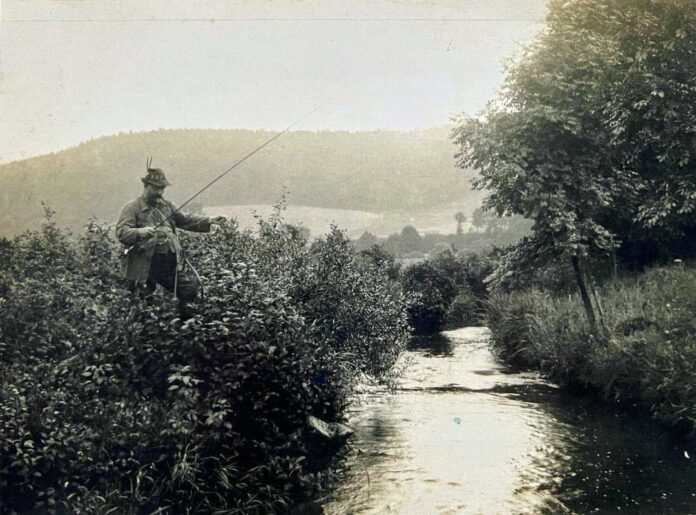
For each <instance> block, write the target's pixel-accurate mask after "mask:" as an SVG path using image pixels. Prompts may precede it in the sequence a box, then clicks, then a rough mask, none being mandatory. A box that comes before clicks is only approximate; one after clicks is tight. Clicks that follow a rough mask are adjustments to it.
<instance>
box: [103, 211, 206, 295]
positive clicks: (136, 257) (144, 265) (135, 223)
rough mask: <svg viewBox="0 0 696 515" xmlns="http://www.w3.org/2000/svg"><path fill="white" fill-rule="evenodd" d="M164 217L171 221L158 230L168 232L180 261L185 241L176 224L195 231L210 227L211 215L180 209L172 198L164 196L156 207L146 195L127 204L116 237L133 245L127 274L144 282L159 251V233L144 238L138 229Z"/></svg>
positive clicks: (126, 259)
mask: <svg viewBox="0 0 696 515" xmlns="http://www.w3.org/2000/svg"><path fill="white" fill-rule="evenodd" d="M172 213H173V214H172ZM170 215H171V216H170ZM167 217H169V218H167ZM164 218H167V221H166V222H165V223H164V224H162V226H161V227H160V229H158V232H160V233H165V234H166V235H167V236H166V237H168V238H169V243H170V244H171V245H172V246H173V247H174V248H173V249H172V250H174V251H175V252H176V254H177V259H178V262H179V263H180V264H181V261H182V255H181V244H180V243H179V238H178V237H177V236H176V228H179V229H184V230H186V231H195V232H208V231H210V219H209V218H208V217H207V216H202V215H192V214H187V213H184V212H182V211H176V207H175V206H174V204H172V203H171V202H169V201H168V200H164V199H161V200H160V202H159V203H158V204H157V205H156V206H154V207H151V206H150V205H149V204H148V203H147V202H146V201H145V199H144V198H143V197H138V198H136V199H134V200H131V201H130V202H128V204H126V205H125V206H123V209H122V210H121V216H119V218H118V222H117V223H116V237H117V238H118V240H119V241H120V242H121V243H123V244H124V245H126V246H127V247H130V248H131V250H130V251H129V252H128V254H127V255H126V256H124V259H123V261H122V263H121V265H122V271H123V275H124V276H125V277H126V278H127V279H130V280H131V281H137V282H143V283H144V282H146V281H147V276H148V274H149V273H150V263H151V262H152V255H153V254H154V253H155V246H156V244H157V238H155V237H153V238H149V239H145V240H143V239H140V238H139V237H138V234H137V231H136V229H138V228H141V227H148V226H150V227H154V226H157V225H158V224H159V223H160V221H161V220H163V219H164ZM160 244H161V243H160Z"/></svg>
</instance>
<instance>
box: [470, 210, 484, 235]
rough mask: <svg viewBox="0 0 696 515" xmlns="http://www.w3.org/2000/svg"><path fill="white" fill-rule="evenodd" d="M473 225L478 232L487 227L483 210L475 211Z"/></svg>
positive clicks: (472, 218) (472, 217)
mask: <svg viewBox="0 0 696 515" xmlns="http://www.w3.org/2000/svg"><path fill="white" fill-rule="evenodd" d="M471 225H473V226H474V227H475V228H476V230H477V231H480V230H481V229H483V228H484V227H485V226H486V213H484V212H483V209H482V208H480V207H477V208H476V209H474V212H473V213H472V214H471Z"/></svg>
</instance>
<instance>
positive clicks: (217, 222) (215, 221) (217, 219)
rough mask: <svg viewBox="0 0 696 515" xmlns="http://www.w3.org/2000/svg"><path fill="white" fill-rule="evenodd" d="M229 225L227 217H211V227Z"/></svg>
mask: <svg viewBox="0 0 696 515" xmlns="http://www.w3.org/2000/svg"><path fill="white" fill-rule="evenodd" d="M225 223H227V217H226V216H225V215H218V216H211V217H210V224H211V225H223V224H225Z"/></svg>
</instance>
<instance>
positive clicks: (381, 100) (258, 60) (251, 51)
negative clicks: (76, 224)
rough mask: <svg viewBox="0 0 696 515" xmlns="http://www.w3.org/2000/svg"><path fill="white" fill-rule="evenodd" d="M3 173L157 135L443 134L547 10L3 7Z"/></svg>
mask: <svg viewBox="0 0 696 515" xmlns="http://www.w3.org/2000/svg"><path fill="white" fill-rule="evenodd" d="M0 5H1V9H0V12H1V16H2V21H1V23H0V162H7V161H11V160H15V159H21V158H25V157H30V156H33V155H37V154H42V153H46V152H51V151H55V150H59V149H62V148H65V147H68V146H73V145H76V144H78V143H80V142H81V141H84V140H86V139H90V138H95V137H99V136H104V135H109V134H114V133H118V132H127V131H145V130H153V129H157V128H163V127H166V128H177V127H195V128H239V127H241V128H259V129H276V130H277V129H282V128H284V127H285V126H287V125H289V124H290V123H291V122H293V121H294V120H295V119H297V118H299V117H300V116H302V115H303V114H305V113H306V112H308V111H311V110H312V109H313V107H314V106H315V105H319V104H326V105H325V106H324V107H323V108H322V109H320V110H319V111H317V112H315V113H314V114H313V115H312V116H310V117H309V118H308V119H306V120H304V121H303V122H302V123H301V124H300V125H298V126H297V129H298V130H299V129H309V130H318V129H328V130H341V129H346V130H369V129H377V128H385V129H411V128H423V127H432V126H439V125H443V124H446V123H448V122H449V119H450V117H451V116H452V115H455V114H458V113H460V112H467V113H470V114H474V113H476V112H478V111H479V110H480V109H481V108H483V106H484V105H485V103H486V102H487V101H488V100H490V99H491V98H492V97H493V95H494V94H495V91H496V88H497V87H499V86H500V84H501V81H502V78H503V71H502V65H501V63H502V61H503V59H504V58H506V57H509V56H510V55H512V54H514V53H515V52H516V51H518V50H519V48H520V45H522V44H525V43H528V42H530V41H531V40H532V38H533V37H534V35H535V34H537V33H538V32H539V31H540V30H541V29H542V28H543V23H544V16H545V14H546V0H456V1H455V0H452V1H450V0H431V1H428V0H420V1H419V0H410V1H409V0H396V1H389V2H388V1H365V2H362V1H360V0H341V1H335V2H334V1H276V0H274V1H270V0H257V1H225V0H218V1H212V0H91V1H89V2H85V1H82V0H54V1H48V0H0Z"/></svg>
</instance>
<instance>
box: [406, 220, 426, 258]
mask: <svg viewBox="0 0 696 515" xmlns="http://www.w3.org/2000/svg"><path fill="white" fill-rule="evenodd" d="M422 247H423V242H422V240H421V235H420V234H419V233H418V230H417V229H416V228H415V227H413V226H412V225H407V226H405V227H404V228H403V229H401V248H402V251H403V252H413V251H416V250H417V251H420V250H421V249H422Z"/></svg>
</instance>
